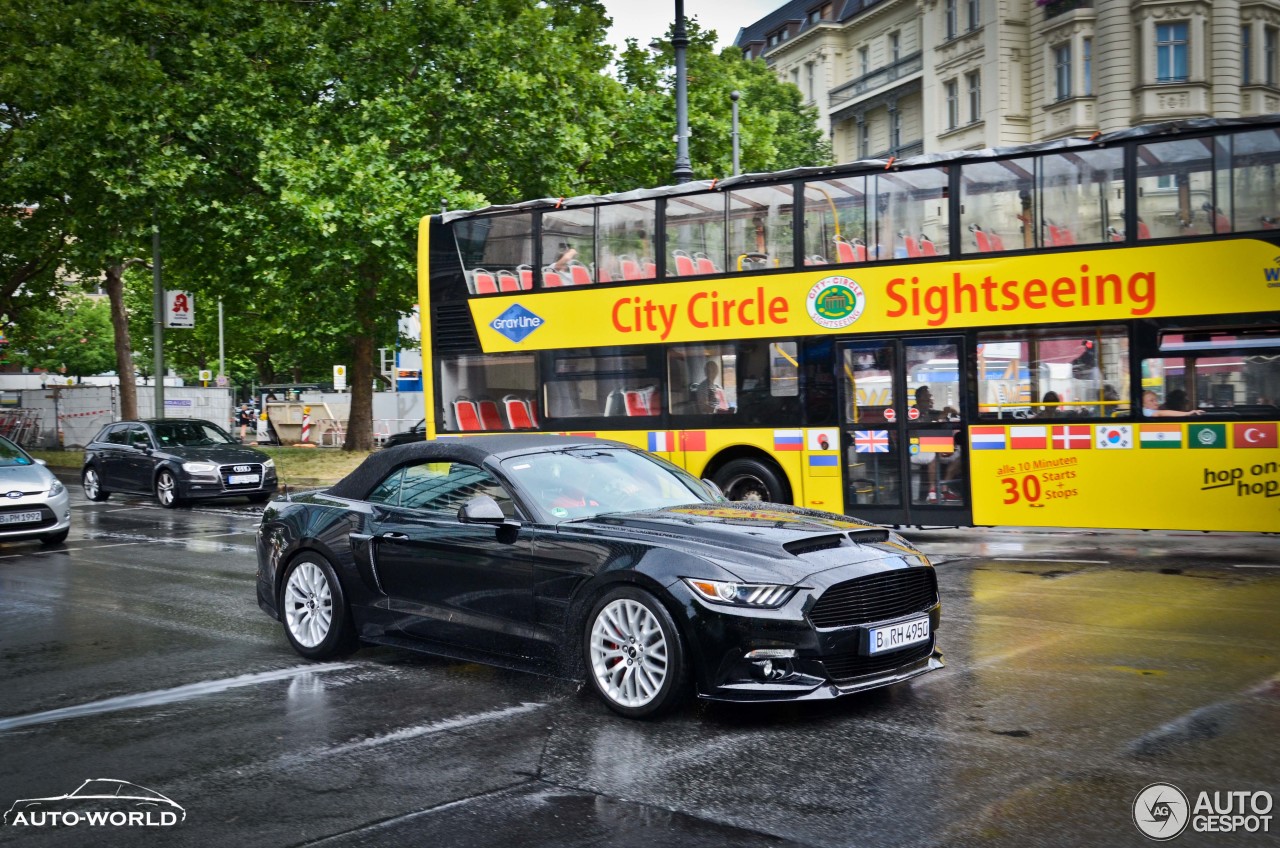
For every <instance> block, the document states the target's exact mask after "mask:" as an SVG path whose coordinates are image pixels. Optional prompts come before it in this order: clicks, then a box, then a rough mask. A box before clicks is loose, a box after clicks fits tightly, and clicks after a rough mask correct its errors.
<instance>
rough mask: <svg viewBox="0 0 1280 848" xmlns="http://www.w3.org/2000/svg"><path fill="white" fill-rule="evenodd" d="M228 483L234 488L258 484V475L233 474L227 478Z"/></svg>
mask: <svg viewBox="0 0 1280 848" xmlns="http://www.w3.org/2000/svg"><path fill="white" fill-rule="evenodd" d="M227 482H228V483H229V484H231V485H232V486H239V485H241V484H243V483H256V482H258V475H257V474H232V475H230V476H228V477H227Z"/></svg>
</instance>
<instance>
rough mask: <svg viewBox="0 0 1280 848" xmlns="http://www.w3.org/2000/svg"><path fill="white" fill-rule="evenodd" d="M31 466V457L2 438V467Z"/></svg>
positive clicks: (0, 456)
mask: <svg viewBox="0 0 1280 848" xmlns="http://www.w3.org/2000/svg"><path fill="white" fill-rule="evenodd" d="M31 464H32V463H31V457H29V456H27V452H26V451H24V450H23V449H22V448H20V447H18V446H17V445H15V444H14V443H13V442H11V441H9V440H8V439H6V438H4V437H3V436H0V467H7V466H10V465H31Z"/></svg>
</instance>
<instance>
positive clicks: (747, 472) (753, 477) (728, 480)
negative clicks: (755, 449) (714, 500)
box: [713, 459, 791, 503]
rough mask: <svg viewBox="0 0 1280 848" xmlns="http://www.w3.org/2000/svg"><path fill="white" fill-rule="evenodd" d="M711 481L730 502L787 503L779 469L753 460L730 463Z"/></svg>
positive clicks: (786, 494) (785, 489)
mask: <svg viewBox="0 0 1280 848" xmlns="http://www.w3.org/2000/svg"><path fill="white" fill-rule="evenodd" d="M713 479H714V480H715V483H716V485H717V486H719V487H720V490H721V491H722V492H724V493H725V496H726V497H728V498H729V500H731V501H768V502H770V503H787V502H788V501H789V500H790V497H791V496H790V493H789V492H788V491H787V487H786V483H784V482H783V476H782V469H780V468H778V467H777V466H776V465H773V464H772V463H764V462H761V461H760V460H756V459H734V460H730V461H729V462H726V463H725V464H724V466H723V467H722V468H721V469H720V470H719V471H717V472H716V474H715V477H714V478H713Z"/></svg>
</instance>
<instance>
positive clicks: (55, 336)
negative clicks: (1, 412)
mask: <svg viewBox="0 0 1280 848" xmlns="http://www.w3.org/2000/svg"><path fill="white" fill-rule="evenodd" d="M8 361H9V362H11V363H14V364H16V365H23V366H26V367H27V368H30V369H32V370H44V371H49V372H51V373H54V374H65V375H66V376H68V377H84V376H88V375H90V374H100V373H102V372H103V371H110V370H111V369H112V368H113V367H114V363H115V354H114V352H113V350H112V332H111V315H110V313H109V311H108V307H107V303H106V301H105V300H102V299H101V298H88V297H84V296H78V297H71V298H68V299H67V300H66V301H65V302H63V303H62V304H59V305H58V306H56V307H52V308H50V307H43V306H37V307H32V308H30V309H28V310H26V312H25V313H24V315H23V319H22V321H21V322H19V323H16V324H15V325H14V326H13V328H12V330H11V331H10V339H9V345H8Z"/></svg>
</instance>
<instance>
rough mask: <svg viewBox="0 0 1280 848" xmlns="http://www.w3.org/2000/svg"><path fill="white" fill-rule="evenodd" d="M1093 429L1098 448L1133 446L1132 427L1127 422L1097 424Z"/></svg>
mask: <svg viewBox="0 0 1280 848" xmlns="http://www.w3.org/2000/svg"><path fill="white" fill-rule="evenodd" d="M1093 429H1094V444H1095V445H1097V447H1098V448H1132V447H1133V427H1132V426H1130V425H1128V424H1099V425H1098V426H1096V427H1094V428H1093Z"/></svg>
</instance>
